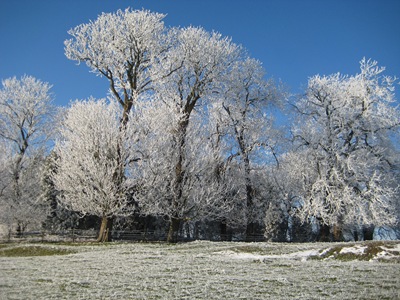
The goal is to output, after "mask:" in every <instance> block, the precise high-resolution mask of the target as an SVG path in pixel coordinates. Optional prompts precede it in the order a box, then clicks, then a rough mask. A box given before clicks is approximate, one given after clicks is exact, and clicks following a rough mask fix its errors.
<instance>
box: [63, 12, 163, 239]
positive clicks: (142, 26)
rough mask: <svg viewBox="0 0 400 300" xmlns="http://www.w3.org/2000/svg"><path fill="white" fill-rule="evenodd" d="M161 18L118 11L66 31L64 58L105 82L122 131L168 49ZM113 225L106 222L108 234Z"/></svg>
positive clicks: (142, 13) (148, 14)
mask: <svg viewBox="0 0 400 300" xmlns="http://www.w3.org/2000/svg"><path fill="white" fill-rule="evenodd" d="M164 17H165V15H163V14H158V13H153V12H150V11H147V10H131V9H126V10H124V11H122V10H118V11H117V12H116V13H103V14H102V15H100V16H98V18H97V19H96V20H95V21H91V22H89V23H86V24H81V25H79V26H77V27H75V28H73V29H71V30H70V31H69V32H68V33H69V34H70V35H71V36H72V38H71V39H69V40H66V41H65V55H66V56H67V57H68V58H69V59H71V60H75V61H78V62H79V63H80V62H85V63H86V64H87V65H88V67H89V68H90V69H91V71H92V72H94V73H95V74H97V75H100V76H104V77H106V78H107V79H108V81H109V84H110V93H111V95H112V96H113V97H114V98H115V99H116V101H118V103H119V104H120V105H121V107H122V110H123V114H122V117H121V128H122V127H123V126H125V125H126V124H127V123H128V119H129V115H130V112H131V111H132V108H133V107H134V105H135V102H136V101H137V100H138V98H139V97H140V96H141V95H143V94H145V93H146V92H148V91H149V90H151V88H152V80H153V78H152V77H151V76H150V73H149V72H150V69H151V67H152V65H153V63H154V61H158V60H160V59H161V58H162V57H163V54H164V53H165V51H166V48H167V47H168V46H169V44H168V42H167V40H166V39H167V35H166V34H165V29H164V23H163V21H162V20H163V18H164ZM116 150H117V152H118V151H119V150H118V149H116ZM121 159H122V158H121ZM121 166H122V165H121ZM120 173H121V174H123V173H125V170H120ZM112 223H113V219H109V220H108V222H107V224H108V226H109V227H110V228H109V230H108V232H111V230H110V229H111V227H112Z"/></svg>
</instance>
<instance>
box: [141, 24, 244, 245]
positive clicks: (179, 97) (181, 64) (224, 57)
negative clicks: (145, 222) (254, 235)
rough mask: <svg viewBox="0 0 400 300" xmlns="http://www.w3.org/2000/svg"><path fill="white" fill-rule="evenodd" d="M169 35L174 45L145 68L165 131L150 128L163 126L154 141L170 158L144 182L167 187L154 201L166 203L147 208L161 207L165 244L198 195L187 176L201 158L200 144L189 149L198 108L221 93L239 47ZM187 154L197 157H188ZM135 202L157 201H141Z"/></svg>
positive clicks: (198, 36) (187, 32)
mask: <svg viewBox="0 0 400 300" xmlns="http://www.w3.org/2000/svg"><path fill="white" fill-rule="evenodd" d="M171 34H173V35H174V37H175V38H174V43H172V44H171V47H170V48H169V50H168V52H167V53H166V55H165V57H164V58H163V59H162V60H160V61H159V62H158V63H157V64H155V65H154V66H153V67H152V68H151V73H152V76H153V77H154V78H157V80H156V81H155V85H154V90H155V93H156V95H157V99H158V100H157V101H160V102H161V103H163V105H164V108H163V109H164V110H165V117H166V118H167V121H168V122H169V124H168V126H166V125H164V123H162V122H159V123H154V124H155V125H156V126H165V127H163V128H161V129H162V130H163V131H164V133H162V134H164V136H162V137H163V138H161V139H160V140H159V142H160V143H166V145H165V148H164V150H165V151H167V152H168V153H170V154H171V155H170V156H169V157H170V158H169V160H165V161H161V163H162V162H164V163H165V165H164V166H162V168H165V173H160V174H158V175H162V176H156V178H157V179H156V178H153V179H151V178H149V180H148V183H150V182H153V181H154V180H156V182H154V184H153V185H154V186H156V185H157V184H160V185H162V184H168V185H169V189H170V192H169V193H168V195H169V196H167V194H166V195H163V194H159V197H165V199H168V200H166V201H161V202H157V203H156V202H154V203H153V204H154V205H160V204H159V203H163V205H164V209H165V212H168V214H167V215H168V217H169V219H170V223H171V226H170V230H169V234H168V240H169V241H173V240H174V239H175V238H176V233H177V230H178V229H179V226H180V224H181V222H182V221H183V220H184V219H185V218H187V217H188V210H189V209H190V205H191V204H189V203H190V201H188V197H189V198H190V197H198V200H197V201H201V198H200V194H199V195H197V196H196V195H195V192H194V190H192V189H191V184H192V183H193V182H194V181H193V180H194V179H195V177H190V176H194V174H193V173H191V171H190V170H191V169H192V168H193V167H194V165H195V164H197V163H198V162H197V161H200V157H201V156H199V155H200V154H199V153H198V149H199V148H198V147H201V144H197V145H195V144H193V143H194V140H192V137H193V132H192V130H196V129H197V128H198V127H199V125H201V123H202V122H206V121H205V120H204V119H203V117H202V112H201V108H202V107H204V105H206V104H207V102H208V101H209V99H210V98H209V97H210V96H211V94H212V93H213V92H216V91H218V90H219V89H221V84H222V82H221V78H223V77H224V76H223V75H224V73H226V72H228V71H229V69H230V68H231V65H232V63H233V62H234V60H235V59H236V58H237V56H238V53H239V47H238V46H236V45H235V44H233V43H232V42H231V41H230V40H229V39H227V38H224V37H222V36H221V35H220V34H218V33H215V32H214V33H209V32H207V31H205V30H204V29H202V28H194V27H189V28H184V29H176V30H174V31H173V32H171ZM203 116H204V114H203ZM191 122H193V124H191ZM161 124H163V125H161ZM191 125H193V126H191ZM158 129H159V128H158ZM150 131H151V132H153V130H150ZM154 132H157V129H155V130H154ZM195 147H197V149H196V148H195ZM193 151H195V152H196V153H197V154H199V155H198V156H196V155H193V154H194V152H193ZM189 174H191V175H190V176H189ZM203 200H205V199H203ZM141 201H144V202H146V201H159V200H157V199H156V198H154V197H149V198H146V197H142V200H141ZM143 205H144V203H143Z"/></svg>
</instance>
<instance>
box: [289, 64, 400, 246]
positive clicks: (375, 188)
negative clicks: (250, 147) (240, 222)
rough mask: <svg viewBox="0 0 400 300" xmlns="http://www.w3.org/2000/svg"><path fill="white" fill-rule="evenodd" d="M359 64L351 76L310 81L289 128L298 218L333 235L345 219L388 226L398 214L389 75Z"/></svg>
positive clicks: (398, 118)
mask: <svg viewBox="0 0 400 300" xmlns="http://www.w3.org/2000/svg"><path fill="white" fill-rule="evenodd" d="M360 66H361V72H360V73H359V74H356V75H354V76H344V75H341V74H333V75H329V76H314V77H312V78H310V79H309V82H308V88H307V93H306V95H305V97H304V98H302V99H300V100H299V101H298V103H297V104H296V108H297V111H298V113H299V122H297V123H295V124H294V127H293V130H292V131H293V136H294V139H295V140H296V145H297V149H298V150H297V151H300V152H299V157H298V159H297V160H295V161H293V162H292V166H291V168H290V169H288V172H289V174H288V178H290V177H292V178H291V180H294V181H295V182H296V186H295V187H294V189H295V190H296V192H297V193H298V196H299V197H300V198H301V209H300V210H299V216H300V217H301V219H302V220H307V219H309V218H310V217H314V218H316V219H317V220H318V221H319V222H320V223H321V225H326V226H330V227H333V235H334V237H335V239H340V238H341V231H342V229H343V226H344V225H345V224H365V225H368V224H375V225H382V224H393V223H395V222H396V221H397V217H398V216H396V214H395V213H394V210H393V202H394V201H395V197H396V191H397V190H398V188H399V186H398V182H396V180H395V174H394V168H395V166H396V164H397V163H398V162H396V161H398V153H396V151H395V150H394V147H393V142H397V141H398V129H399V125H400V114H399V111H398V108H397V107H396V106H395V105H394V103H395V99H394V85H393V84H394V82H395V79H394V78H391V77H388V76H383V74H382V73H383V71H384V68H381V67H378V65H377V62H375V61H371V60H366V59H363V60H362V61H361V62H360ZM304 162H307V163H304Z"/></svg>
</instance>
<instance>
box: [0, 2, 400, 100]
mask: <svg viewBox="0 0 400 300" xmlns="http://www.w3.org/2000/svg"><path fill="white" fill-rule="evenodd" d="M127 7H131V8H134V9H141V8H145V9H149V10H151V11H155V12H160V13H165V14H167V17H166V19H165V23H166V25H167V26H181V27H184V26H188V25H194V26H202V27H204V28H206V29H207V30H215V31H218V32H220V33H222V34H223V35H225V36H230V37H232V39H233V41H234V42H236V43H238V44H242V45H243V46H245V47H246V48H247V49H248V51H249V53H250V54H251V56H253V57H255V58H257V59H259V60H260V61H262V62H263V64H264V67H265V69H266V71H267V73H268V76H272V77H274V78H276V79H280V80H282V81H283V82H284V83H285V84H287V85H288V86H289V87H290V89H291V91H292V92H293V93H297V92H300V91H302V89H304V87H305V85H306V84H307V79H308V77H310V76H312V75H315V74H324V75H327V74H331V73H336V72H341V73H344V74H355V73H357V72H358V71H359V64H358V62H359V61H360V60H361V59H362V58H363V57H364V56H365V57H367V58H372V59H374V60H377V61H378V62H379V64H380V65H382V66H386V68H387V72H386V74H388V75H392V76H394V75H395V76H398V77H400V0H374V1H372V0H275V1H270V0H241V1H239V0H147V1H145V0H142V1H139V0H0V37H1V45H0V78H1V79H5V78H8V77H12V76H17V77H20V76H22V75H24V74H27V75H32V76H35V77H36V78H39V79H41V80H43V81H47V82H49V83H50V84H52V85H53V89H52V91H53V93H54V96H55V104H57V105H67V104H68V103H69V101H70V100H71V99H72V100H75V99H85V98H88V97H89V96H90V95H93V96H94V97H97V98H100V97H105V96H106V95H107V90H108V82H107V81H106V80H105V79H104V78H100V77H96V76H95V75H94V74H93V73H90V72H89V68H88V67H86V65H84V64H82V65H80V66H77V65H76V63H75V62H73V61H70V60H68V59H67V58H66V57H65V55H64V45H63V42H64V40H65V39H67V38H69V36H68V34H67V31H68V30H69V29H70V28H73V27H75V26H77V25H79V24H81V23H85V22H88V21H89V20H94V19H96V17H97V16H98V15H99V14H101V13H102V12H113V11H116V10H117V9H120V8H121V9H125V8H127ZM399 89H400V85H399V86H397V92H396V94H397V95H398V96H397V98H398V99H399V95H400V92H399Z"/></svg>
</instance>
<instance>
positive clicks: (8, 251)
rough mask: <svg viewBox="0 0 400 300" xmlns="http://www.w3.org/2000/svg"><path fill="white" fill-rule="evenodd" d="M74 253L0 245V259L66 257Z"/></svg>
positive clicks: (45, 248)
mask: <svg viewBox="0 0 400 300" xmlns="http://www.w3.org/2000/svg"><path fill="white" fill-rule="evenodd" d="M71 253H75V252H74V251H71V250H66V249H62V248H58V247H57V248H54V247H43V246H35V245H23V246H14V245H11V246H9V247H7V246H6V247H4V246H3V245H0V257H29V256H52V255H66V254H71Z"/></svg>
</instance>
